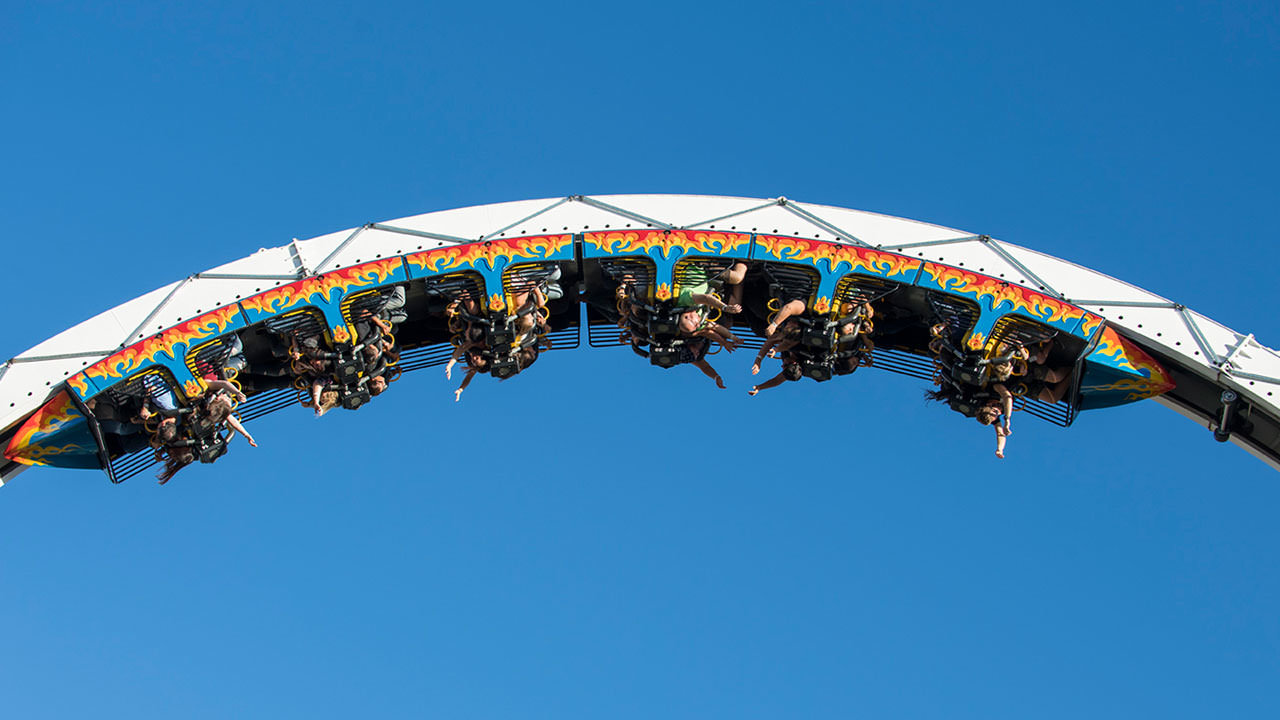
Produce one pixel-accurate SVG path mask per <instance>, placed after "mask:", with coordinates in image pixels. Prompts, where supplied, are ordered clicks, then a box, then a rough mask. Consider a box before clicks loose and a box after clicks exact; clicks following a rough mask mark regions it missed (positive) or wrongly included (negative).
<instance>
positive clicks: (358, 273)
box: [240, 258, 401, 315]
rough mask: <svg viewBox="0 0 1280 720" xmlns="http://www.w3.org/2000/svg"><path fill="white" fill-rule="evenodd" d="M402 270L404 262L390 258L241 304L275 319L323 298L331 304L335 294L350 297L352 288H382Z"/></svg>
mask: <svg viewBox="0 0 1280 720" xmlns="http://www.w3.org/2000/svg"><path fill="white" fill-rule="evenodd" d="M400 268H401V264H400V258H387V259H383V260H374V261H373V262H367V263H363V264H361V265H354V266H352V267H349V268H344V269H342V270H335V271H333V272H329V273H325V274H323V275H317V276H315V277H311V278H305V279H303V280H298V281H296V282H291V283H289V284H288V285H282V286H280V287H278V288H275V289H272V290H268V291H266V292H263V293H259V294H258V295H254V296H252V297H249V298H246V299H244V300H241V301H240V304H241V305H242V306H243V307H244V309H245V310H252V311H255V312H258V313H262V314H264V315H275V314H278V313H281V312H284V311H286V310H289V309H290V308H293V307H295V306H297V305H300V304H302V303H305V302H308V301H310V300H311V298H313V297H315V296H317V295H319V296H320V297H321V298H323V299H324V301H328V299H329V297H330V295H332V294H333V291H334V290H338V291H341V293H342V294H346V293H347V292H349V291H350V290H351V289H352V288H359V287H367V286H369V285H379V284H382V283H383V282H386V280H387V279H388V278H390V277H392V276H393V275H395V273H396V271H397V270H399V269H400Z"/></svg>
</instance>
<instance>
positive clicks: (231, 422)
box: [227, 415, 258, 447]
mask: <svg viewBox="0 0 1280 720" xmlns="http://www.w3.org/2000/svg"><path fill="white" fill-rule="evenodd" d="M227 427H229V428H231V429H232V430H233V431H235V432H238V433H240V434H241V435H243V436H244V439H245V440H248V441H249V447H258V443H257V442H255V441H254V439H253V436H252V435H250V434H249V431H248V430H245V429H244V425H241V424H240V418H238V417H236V416H235V415H228V416H227Z"/></svg>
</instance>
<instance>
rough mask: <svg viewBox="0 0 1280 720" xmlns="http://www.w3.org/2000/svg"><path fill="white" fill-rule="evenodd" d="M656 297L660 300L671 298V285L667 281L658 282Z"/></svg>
mask: <svg viewBox="0 0 1280 720" xmlns="http://www.w3.org/2000/svg"><path fill="white" fill-rule="evenodd" d="M654 297H656V298H657V299H659V300H670V299H671V286H670V285H668V284H667V283H658V288H657V290H656V291H655V292H654Z"/></svg>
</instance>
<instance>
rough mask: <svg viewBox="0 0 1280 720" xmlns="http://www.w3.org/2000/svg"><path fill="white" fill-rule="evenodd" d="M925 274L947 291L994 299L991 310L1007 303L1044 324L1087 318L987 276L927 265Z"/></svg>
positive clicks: (1064, 305) (1071, 307)
mask: <svg viewBox="0 0 1280 720" xmlns="http://www.w3.org/2000/svg"><path fill="white" fill-rule="evenodd" d="M924 272H925V273H926V274H927V275H929V277H931V278H933V280H934V282H936V283H937V284H938V286H939V287H941V288H943V289H944V290H947V291H948V292H954V293H959V294H962V295H970V296H973V297H974V298H975V299H981V298H984V297H989V298H991V307H993V308H995V309H997V310H999V309H1000V306H1001V304H1003V303H1008V304H1010V305H1012V306H1013V309H1014V310H1022V311H1024V312H1026V313H1027V314H1029V315H1031V316H1032V317H1034V318H1036V319H1038V320H1040V321H1042V322H1053V323H1067V322H1070V321H1072V320H1076V319H1079V318H1082V317H1084V315H1085V311H1084V310H1081V309H1080V308H1078V307H1076V306H1074V305H1070V304H1068V303H1064V302H1062V301H1061V300H1056V299H1054V298H1051V297H1049V296H1048V295H1045V294H1043V293H1039V292H1036V291H1035V290H1028V289H1027V288H1024V287H1021V286H1019V285H1012V284H1010V283H1007V282H1004V281H1003V280H997V279H996V278H993V277H989V276H987V275H979V274H977V273H971V272H967V271H965V270H961V269H960V268H954V267H950V266H947V265H939V264H937V263H925V265H924Z"/></svg>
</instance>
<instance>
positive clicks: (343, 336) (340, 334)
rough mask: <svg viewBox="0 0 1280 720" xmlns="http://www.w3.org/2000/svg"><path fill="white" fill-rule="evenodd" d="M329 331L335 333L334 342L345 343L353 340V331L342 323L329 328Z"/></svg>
mask: <svg viewBox="0 0 1280 720" xmlns="http://www.w3.org/2000/svg"><path fill="white" fill-rule="evenodd" d="M329 333H330V334H331V335H333V341H334V342H340V343H344V342H348V341H350V340H351V333H350V332H349V331H348V330H347V329H346V328H345V327H344V326H342V325H336V326H334V327H331V328H329Z"/></svg>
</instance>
